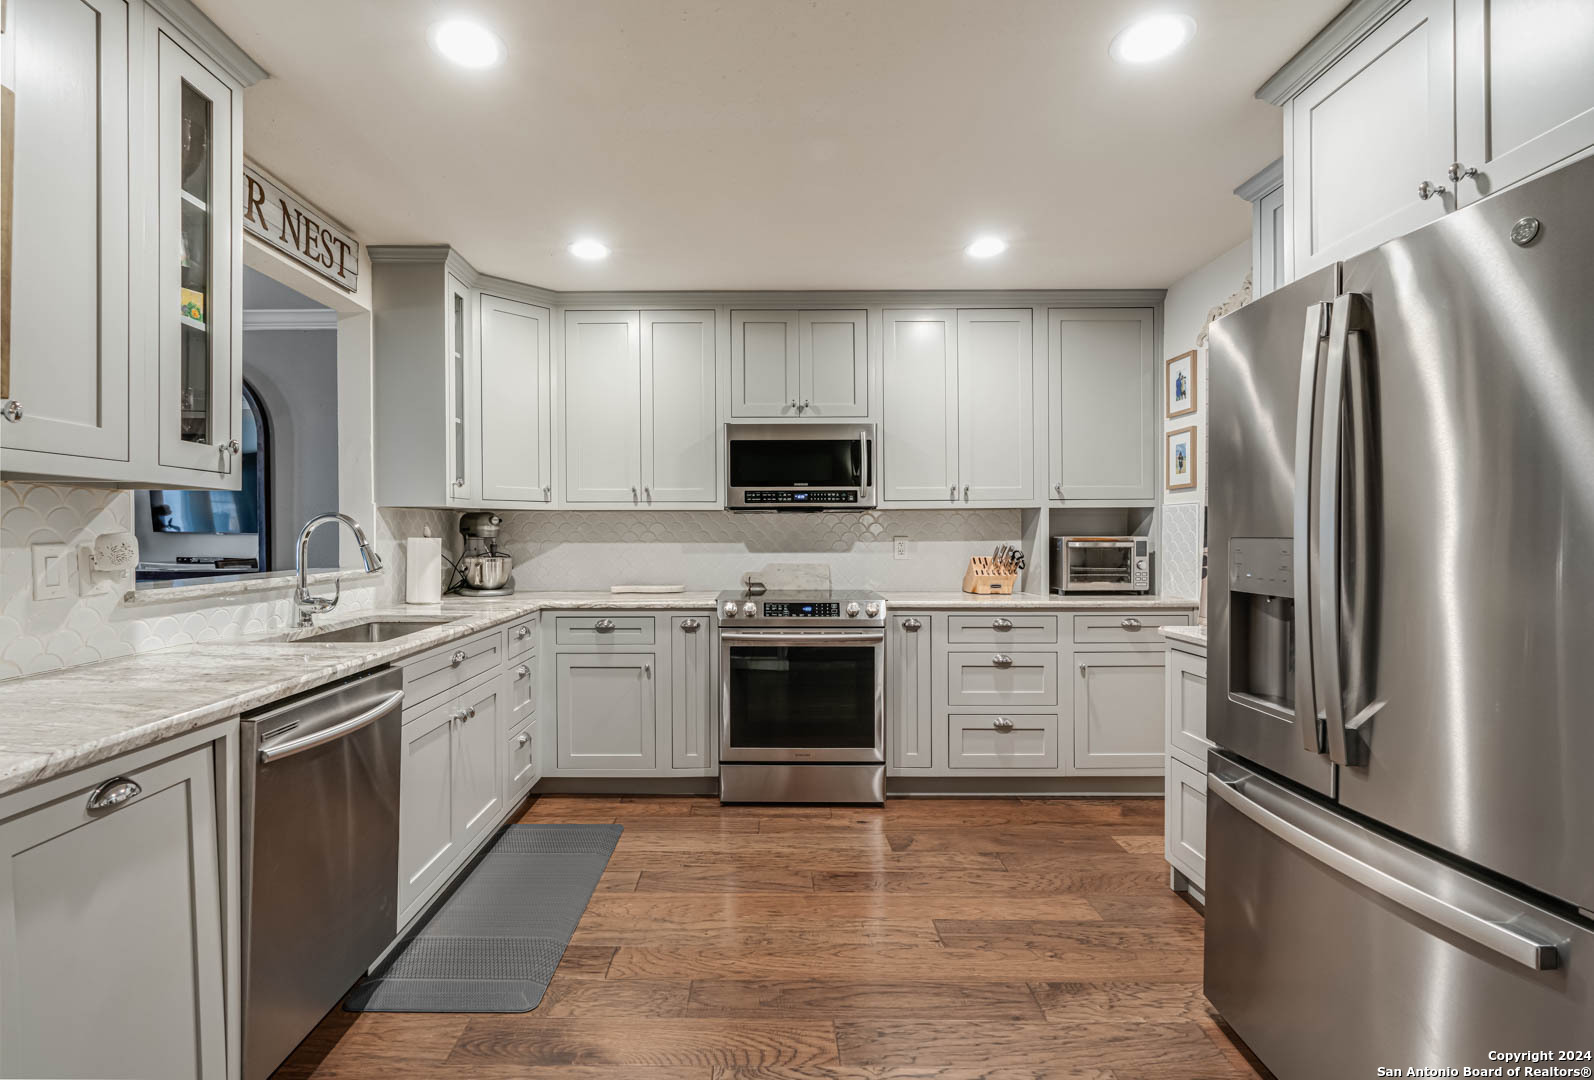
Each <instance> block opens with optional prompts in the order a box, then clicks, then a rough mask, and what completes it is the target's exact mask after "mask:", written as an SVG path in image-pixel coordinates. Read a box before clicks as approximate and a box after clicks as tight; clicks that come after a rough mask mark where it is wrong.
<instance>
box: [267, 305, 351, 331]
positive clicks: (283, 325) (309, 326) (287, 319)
mask: <svg viewBox="0 0 1594 1080" xmlns="http://www.w3.org/2000/svg"><path fill="white" fill-rule="evenodd" d="M337 328H338V313H337V312H336V311H333V310H332V309H331V308H245V309H244V330H245V331H249V330H336V329H337Z"/></svg>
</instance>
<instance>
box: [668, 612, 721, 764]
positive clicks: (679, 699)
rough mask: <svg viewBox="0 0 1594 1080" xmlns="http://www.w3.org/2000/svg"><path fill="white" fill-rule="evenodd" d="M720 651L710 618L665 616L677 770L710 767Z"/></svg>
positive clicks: (716, 727) (715, 739)
mask: <svg viewBox="0 0 1594 1080" xmlns="http://www.w3.org/2000/svg"><path fill="white" fill-rule="evenodd" d="M718 667H719V652H718V650H717V649H716V648H715V645H714V625H713V620H712V619H710V618H708V617H707V616H702V615H676V616H671V618H670V764H671V766H672V767H673V768H676V769H703V770H708V769H712V768H713V767H714V762H715V760H716V758H717V755H716V754H715V746H716V745H717V742H718V739H719V724H718V722H717V721H718V718H719V678H718Z"/></svg>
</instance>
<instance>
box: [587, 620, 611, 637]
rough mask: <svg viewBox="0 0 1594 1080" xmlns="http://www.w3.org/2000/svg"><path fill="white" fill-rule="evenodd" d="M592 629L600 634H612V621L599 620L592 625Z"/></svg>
mask: <svg viewBox="0 0 1594 1080" xmlns="http://www.w3.org/2000/svg"><path fill="white" fill-rule="evenodd" d="M592 628H593V629H594V630H596V631H597V632H598V633H600V634H609V633H613V632H614V620H613V619H599V620H598V621H597V622H595V623H593V624H592Z"/></svg>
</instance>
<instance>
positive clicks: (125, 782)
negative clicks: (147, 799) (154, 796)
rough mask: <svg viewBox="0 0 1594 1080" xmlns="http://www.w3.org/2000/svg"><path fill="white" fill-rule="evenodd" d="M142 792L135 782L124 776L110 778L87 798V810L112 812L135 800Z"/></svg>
mask: <svg viewBox="0 0 1594 1080" xmlns="http://www.w3.org/2000/svg"><path fill="white" fill-rule="evenodd" d="M143 791H144V789H143V788H141V787H139V786H138V781H136V780H130V779H128V778H127V777H125V776H116V777H112V778H111V779H109V780H107V781H105V783H103V784H101V785H100V786H99V787H97V788H95V789H94V793H93V794H92V795H90V796H89V809H90V810H91V811H95V810H114V809H116V808H117V807H118V806H121V805H122V804H123V803H125V802H127V801H129V800H130V799H135V798H137V797H138V796H139V795H140V794H142V793H143Z"/></svg>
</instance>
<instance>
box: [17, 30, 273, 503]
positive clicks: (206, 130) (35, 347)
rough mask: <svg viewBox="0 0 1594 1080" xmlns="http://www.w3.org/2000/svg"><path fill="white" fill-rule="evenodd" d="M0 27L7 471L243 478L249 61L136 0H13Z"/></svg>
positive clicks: (149, 478)
mask: <svg viewBox="0 0 1594 1080" xmlns="http://www.w3.org/2000/svg"><path fill="white" fill-rule="evenodd" d="M4 21H5V24H6V25H5V27H4V32H3V33H0V51H3V52H4V57H5V60H4V64H3V65H0V66H3V69H4V71H5V73H6V79H7V85H8V88H9V89H11V90H12V91H14V94H13V95H12V97H11V98H10V100H11V101H12V102H13V103H14V110H15V112H14V120H13V119H11V118H9V117H8V119H7V122H6V125H5V133H4V138H5V139H6V140H7V141H8V142H10V144H11V146H10V149H11V159H12V161H13V168H14V176H13V177H12V178H11V180H10V183H9V190H8V191H7V198H8V199H9V200H10V225H11V228H10V230H9V232H8V235H7V237H6V240H7V242H8V243H9V244H10V251H11V258H12V264H11V273H10V281H11V288H12V293H11V305H10V315H11V318H10V319H9V321H8V323H7V325H6V331H5V337H4V339H3V340H0V351H3V352H4V354H5V356H6V359H7V365H6V366H7V367H8V370H9V379H8V381H7V385H6V386H5V387H4V388H3V389H0V393H3V394H4V395H5V405H4V406H3V408H0V415H3V416H4V418H5V419H4V420H3V421H0V426H3V427H4V428H5V431H4V433H3V440H0V441H3V443H4V449H3V451H0V469H3V471H4V472H5V474H6V476H7V477H8V478H13V477H14V478H19V479H20V478H34V479H46V480H67V481H78V482H86V483H93V484H115V485H119V486H123V487H133V486H151V487H154V486H159V487H179V488H236V487H237V486H238V484H239V482H240V471H239V469H240V466H239V463H238V457H239V454H240V452H241V450H242V447H241V446H240V444H239V440H240V439H241V437H242V419H243V399H242V332H241V331H242V326H241V321H240V318H239V315H240V311H239V309H240V304H241V296H240V292H239V283H240V281H241V278H242V273H243V237H242V231H241V222H240V219H239V216H238V211H237V204H238V201H239V191H240V186H241V182H242V167H243V152H242V133H243V88H244V86H245V85H246V82H245V81H242V80H241V79H240V78H239V77H238V75H237V72H238V71H239V70H240V68H239V66H238V65H239V63H240V62H241V63H242V64H244V65H245V66H249V67H251V68H252V62H251V61H248V59H247V57H245V56H244V54H243V53H242V52H241V51H239V50H237V49H236V46H234V45H232V43H230V42H227V43H226V45H227V47H228V48H227V50H226V51H228V52H229V54H230V57H231V60H230V61H229V62H228V63H223V62H220V61H218V60H216V59H215V57H213V56H212V55H211V54H210V53H208V52H207V51H206V49H205V48H204V47H202V46H201V45H200V44H198V43H196V42H195V41H194V40H192V39H190V38H189V37H188V36H186V35H185V34H184V33H182V32H180V31H179V30H177V29H175V28H174V27H173V26H172V25H171V24H169V23H168V22H166V21H165V20H164V19H163V18H162V17H161V16H160V14H158V13H157V9H156V7H154V6H150V5H146V4H144V3H142V2H140V0H80V2H78V3H70V4H63V3H57V2H54V0H16V2H15V3H11V4H8V5H7V10H6V18H5V20H4ZM217 38H218V39H219V34H218V35H217ZM253 70H256V71H258V69H253ZM262 74H263V73H262ZM251 77H252V76H251Z"/></svg>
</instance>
